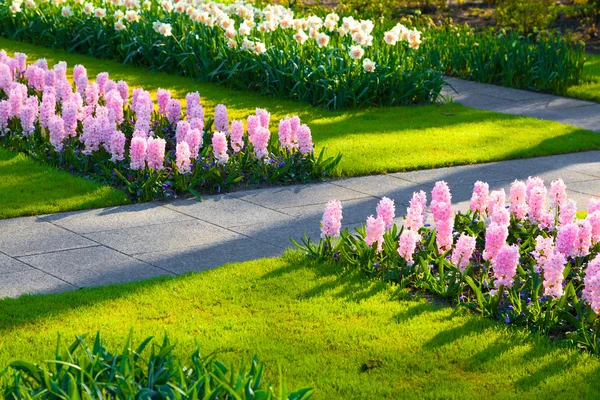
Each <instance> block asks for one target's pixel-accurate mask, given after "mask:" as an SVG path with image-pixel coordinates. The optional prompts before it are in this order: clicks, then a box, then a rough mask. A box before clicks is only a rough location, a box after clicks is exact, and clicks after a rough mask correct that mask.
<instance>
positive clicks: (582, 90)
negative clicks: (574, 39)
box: [567, 54, 600, 102]
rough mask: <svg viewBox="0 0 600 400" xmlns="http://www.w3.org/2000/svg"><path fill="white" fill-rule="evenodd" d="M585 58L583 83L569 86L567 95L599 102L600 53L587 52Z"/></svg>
mask: <svg viewBox="0 0 600 400" xmlns="http://www.w3.org/2000/svg"><path fill="white" fill-rule="evenodd" d="M586 58H587V61H586V63H585V65H584V67H583V80H584V83H582V84H581V85H577V86H572V87H570V88H569V89H568V90H567V95H568V96H570V97H576V98H578V99H583V100H591V101H597V102H600V55H598V54H587V55H586Z"/></svg>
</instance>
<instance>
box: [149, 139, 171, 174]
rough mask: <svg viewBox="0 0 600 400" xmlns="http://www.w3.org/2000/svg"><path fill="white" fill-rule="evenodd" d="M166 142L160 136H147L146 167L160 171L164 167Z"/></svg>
mask: <svg viewBox="0 0 600 400" xmlns="http://www.w3.org/2000/svg"><path fill="white" fill-rule="evenodd" d="M166 145H167V142H165V139H161V138H148V150H147V153H146V160H147V162H148V168H152V169H153V170H156V171H160V170H162V169H164V166H163V164H164V162H165V146H166Z"/></svg>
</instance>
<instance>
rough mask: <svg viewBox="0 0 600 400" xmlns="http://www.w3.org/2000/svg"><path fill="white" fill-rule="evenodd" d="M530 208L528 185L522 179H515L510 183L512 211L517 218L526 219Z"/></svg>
mask: <svg viewBox="0 0 600 400" xmlns="http://www.w3.org/2000/svg"><path fill="white" fill-rule="evenodd" d="M528 210H529V207H528V206H527V185H526V184H525V182H522V181H514V182H513V183H512V184H511V185H510V212H511V213H513V214H514V216H515V217H516V218H517V219H524V218H525V216H526V215H527V211H528Z"/></svg>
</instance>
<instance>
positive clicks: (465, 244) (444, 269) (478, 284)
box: [296, 178, 600, 353]
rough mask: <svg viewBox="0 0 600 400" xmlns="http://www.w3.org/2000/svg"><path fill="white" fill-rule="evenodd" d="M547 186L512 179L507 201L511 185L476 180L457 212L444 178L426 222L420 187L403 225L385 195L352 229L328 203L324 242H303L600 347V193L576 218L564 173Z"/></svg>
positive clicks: (513, 320) (496, 314)
mask: <svg viewBox="0 0 600 400" xmlns="http://www.w3.org/2000/svg"><path fill="white" fill-rule="evenodd" d="M547 193H548V189H547V188H546V186H545V185H544V182H543V181H542V180H541V179H540V178H529V179H528V180H527V182H526V183H525V182H522V181H515V182H514V183H513V184H512V185H511V188H510V205H506V204H505V202H506V200H505V197H506V194H505V192H504V190H496V191H491V192H490V191H489V186H488V184H487V183H484V182H477V183H476V184H475V188H474V191H473V196H472V198H471V203H470V210H469V211H468V212H467V213H466V214H461V213H460V212H458V213H455V212H454V210H453V208H452V205H451V200H452V197H451V193H450V189H449V187H448V185H447V184H446V183H445V182H443V181H441V182H437V183H436V185H435V187H434V189H433V191H432V193H431V197H432V200H431V202H430V204H429V210H430V212H431V214H432V217H433V222H434V225H435V227H431V226H430V225H429V224H426V219H427V213H426V210H427V195H426V194H425V192H423V191H420V192H418V193H414V195H413V197H412V199H411V201H410V207H409V208H408V209H407V213H406V216H405V219H404V224H403V226H402V227H401V228H400V227H398V226H397V225H396V224H395V223H394V217H395V207H394V202H393V201H392V200H390V199H388V198H383V199H382V200H381V202H380V203H379V205H378V207H377V216H376V217H373V216H370V217H369V218H368V219H367V222H366V226H363V227H361V228H357V229H356V233H355V234H352V233H350V232H349V230H348V229H346V230H344V231H341V226H342V225H341V221H342V205H341V203H340V202H338V201H335V200H333V201H331V202H330V203H329V204H328V205H327V208H326V210H325V213H324V215H323V219H322V222H321V225H322V236H321V240H320V241H319V242H318V243H315V242H313V241H311V240H310V239H308V238H304V240H303V245H300V244H298V243H296V245H297V246H298V247H300V248H301V249H302V250H303V251H305V252H306V253H307V254H308V255H311V256H314V257H322V258H325V259H327V260H330V261H335V262H340V263H343V264H344V265H348V266H351V267H355V268H361V269H362V270H364V271H365V272H367V273H368V274H371V275H373V276H376V277H380V278H383V279H386V280H390V281H392V282H395V283H398V284H400V285H402V286H410V287H413V288H417V289H425V290H427V291H429V292H431V293H434V294H436V295H440V296H443V297H445V298H447V299H449V300H451V301H454V302H456V303H457V304H459V305H461V306H464V307H466V308H468V309H470V310H473V311H475V312H478V313H481V314H483V315H485V316H488V317H491V318H496V319H499V320H501V321H504V322H506V323H507V324H517V325H524V326H528V327H531V328H533V329H536V330H540V331H543V332H546V333H551V334H559V335H564V336H565V337H566V339H567V340H568V341H570V342H571V343H573V344H575V345H577V346H581V347H585V348H587V349H589V350H591V351H593V352H594V353H598V352H599V350H600V347H599V343H598V338H597V335H598V330H599V329H600V323H599V321H598V319H597V314H598V312H600V256H598V250H599V249H600V244H599V243H600V199H597V198H592V199H590V203H589V206H588V209H587V211H588V214H587V217H586V218H585V219H583V220H578V219H577V218H576V204H575V202H574V201H572V200H569V199H567V193H566V186H565V184H564V182H563V181H562V180H560V179H558V180H556V181H553V182H552V184H551V187H550V199H551V204H550V207H548V206H547Z"/></svg>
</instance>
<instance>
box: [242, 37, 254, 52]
mask: <svg viewBox="0 0 600 400" xmlns="http://www.w3.org/2000/svg"><path fill="white" fill-rule="evenodd" d="M253 47H254V42H253V41H251V40H248V38H244V41H243V42H242V50H250V49H251V48H253Z"/></svg>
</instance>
